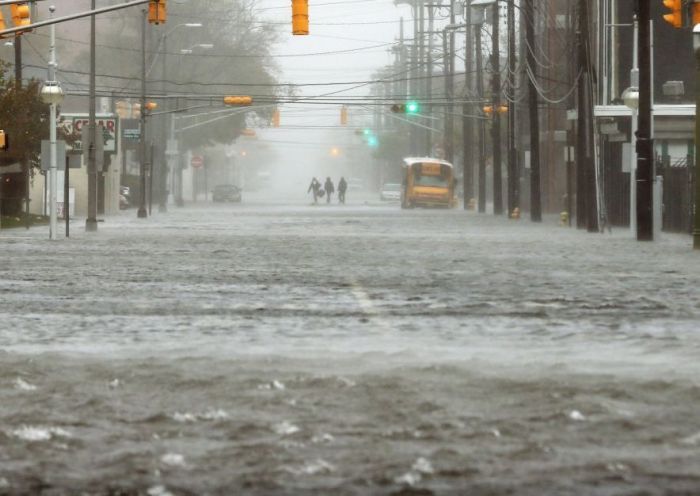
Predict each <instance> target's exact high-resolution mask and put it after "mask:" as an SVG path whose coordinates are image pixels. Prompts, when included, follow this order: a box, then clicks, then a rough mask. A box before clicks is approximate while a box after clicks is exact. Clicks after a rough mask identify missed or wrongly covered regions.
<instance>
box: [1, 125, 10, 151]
mask: <svg viewBox="0 0 700 496" xmlns="http://www.w3.org/2000/svg"><path fill="white" fill-rule="evenodd" d="M9 147H10V137H9V136H8V135H7V134H5V131H3V130H2V129H0V150H2V151H6V150H7V149H8V148H9Z"/></svg>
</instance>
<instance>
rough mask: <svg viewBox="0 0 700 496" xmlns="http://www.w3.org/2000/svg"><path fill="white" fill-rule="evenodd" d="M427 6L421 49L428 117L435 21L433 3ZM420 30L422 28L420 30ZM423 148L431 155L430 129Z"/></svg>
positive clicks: (429, 111)
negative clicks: (426, 24) (426, 20)
mask: <svg viewBox="0 0 700 496" xmlns="http://www.w3.org/2000/svg"><path fill="white" fill-rule="evenodd" d="M427 7H428V49H427V50H425V41H423V50H424V51H425V52H426V54H425V57H426V67H425V75H426V76H427V77H426V78H425V80H424V81H425V83H424V84H425V93H424V95H425V99H426V104H425V105H424V106H423V108H424V110H425V114H426V115H427V116H428V117H432V115H433V103H432V99H433V26H434V24H435V23H434V21H435V14H434V12H433V5H432V4H427ZM421 31H422V30H421ZM424 37H425V34H421V39H423V40H425V38H424ZM425 149H426V154H427V156H432V155H433V133H432V132H431V130H430V129H426V130H425Z"/></svg>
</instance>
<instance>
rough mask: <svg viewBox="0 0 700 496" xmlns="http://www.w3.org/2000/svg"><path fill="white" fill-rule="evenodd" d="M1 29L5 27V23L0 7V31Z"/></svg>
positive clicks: (0, 37)
mask: <svg viewBox="0 0 700 496" xmlns="http://www.w3.org/2000/svg"><path fill="white" fill-rule="evenodd" d="M3 29H7V25H6V24H5V18H4V17H3V16H2V9H0V31H2V30H3ZM2 38H3V37H2V36H0V39H2Z"/></svg>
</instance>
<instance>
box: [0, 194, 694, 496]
mask: <svg viewBox="0 0 700 496" xmlns="http://www.w3.org/2000/svg"><path fill="white" fill-rule="evenodd" d="M135 217H136V216H135V213H134V211H126V212H124V213H123V214H122V215H121V216H120V217H116V218H109V219H108V220H107V222H105V223H104V224H101V225H100V228H99V232H98V233H97V234H96V235H88V234H86V233H84V232H83V231H84V230H83V229H82V227H83V226H82V224H80V225H78V224H77V223H76V224H74V226H75V227H74V228H73V229H72V231H71V234H72V235H73V236H72V237H71V238H70V239H69V240H65V241H61V242H58V243H50V242H49V241H48V240H47V239H46V238H47V229H46V228H44V227H41V228H33V229H32V230H29V231H24V230H12V231H5V232H3V233H2V236H1V237H0V243H2V244H3V247H4V248H5V253H6V255H5V258H4V263H3V264H2V268H0V273H1V277H0V288H1V290H2V302H1V303H0V312H2V316H1V318H0V494H8V495H15V494H45V495H52V496H53V495H73V494H90V495H150V496H164V495H168V494H172V495H194V494H197V495H200V494H202V495H203V494H209V495H231V494H250V495H269V494H282V495H284V494H288V495H296V494H313V495H330V494H333V495H366V494H369V495H375V494H376V495H392V494H397V495H398V494H401V495H412V494H415V495H430V494H435V495H442V494H445V495H458V494H459V495H462V494H468V495H507V494H508V495H510V494H512V495H532V496H535V495H606V496H607V495H630V496H631V495H640V496H641V495H696V494H700V361H699V360H698V357H700V331H699V329H700V287H699V286H698V281H700V262H698V258H697V255H696V254H694V253H692V251H691V250H690V247H689V246H690V241H689V239H688V238H687V237H685V236H670V235H667V236H665V237H664V238H663V239H662V240H661V241H658V242H655V243H653V244H651V243H650V244H640V243H637V242H635V241H633V240H632V239H631V236H630V235H629V233H628V232H626V231H624V230H619V231H617V232H615V233H613V234H612V235H591V234H587V233H584V232H580V231H576V230H570V229H566V228H560V227H558V226H557V225H556V223H555V221H554V220H551V219H547V221H546V222H545V223H544V225H541V226H537V225H533V224H531V223H530V222H528V221H525V220H522V221H520V222H514V221H508V220H506V219H503V218H494V217H492V216H490V215H488V216H483V215H481V216H480V215H478V214H475V213H465V212H464V211H462V210H452V211H442V210H409V211H402V210H400V209H399V208H398V206H397V205H395V204H385V205H381V204H380V203H379V202H378V201H376V202H370V203H369V204H366V203H362V202H356V203H354V204H353V203H352V202H351V204H349V205H346V206H344V207H341V206H337V205H333V206H330V207H329V206H326V205H325V204H324V205H319V206H315V207H314V206H309V205H308V204H303V203H299V204H298V205H297V206H286V205H283V204H266V203H264V202H262V201H258V202H255V201H249V202H247V203H244V204H243V205H237V206H231V205H216V206H212V205H207V206H205V205H194V206H189V207H187V208H185V209H175V208H174V207H172V208H171V210H170V212H169V213H168V214H167V215H156V216H154V217H153V218H151V219H148V220H146V221H144V220H138V219H136V218H135Z"/></svg>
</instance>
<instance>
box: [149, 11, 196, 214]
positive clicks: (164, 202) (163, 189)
mask: <svg viewBox="0 0 700 496" xmlns="http://www.w3.org/2000/svg"><path fill="white" fill-rule="evenodd" d="M202 26H203V24H202V23H201V22H186V23H182V24H177V25H176V26H173V27H172V28H171V29H170V30H168V31H166V32H164V33H163V37H162V39H161V46H162V47H163V65H162V74H161V78H162V80H163V81H162V83H161V91H162V92H163V96H166V94H167V81H168V63H167V58H168V36H170V35H171V34H172V33H173V32H174V31H175V30H176V29H178V28H183V27H184V28H201V27H202ZM164 103H165V105H164V110H166V111H167V110H170V102H169V101H168V100H167V99H166V100H165V101H164ZM172 122H173V116H172V115H171V114H167V115H166V116H164V119H163V134H162V137H163V143H164V144H166V143H167V142H168V131H169V129H170V127H171V125H172ZM169 151H170V150H168V149H167V146H166V149H165V155H166V160H167V167H161V171H160V182H161V184H160V202H159V204H158V211H159V212H166V211H167V209H168V195H167V182H168V170H170V172H171V174H174V173H175V169H174V167H173V164H172V157H171V155H168V152H169Z"/></svg>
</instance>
